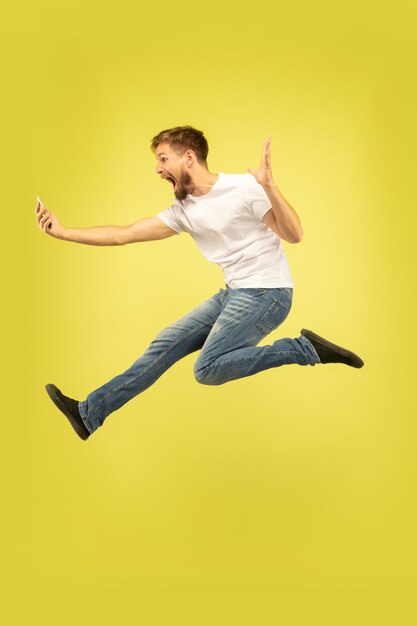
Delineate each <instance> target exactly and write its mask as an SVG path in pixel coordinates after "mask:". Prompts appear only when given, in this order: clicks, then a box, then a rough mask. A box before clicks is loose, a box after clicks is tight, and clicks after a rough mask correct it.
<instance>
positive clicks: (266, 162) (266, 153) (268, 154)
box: [262, 136, 272, 167]
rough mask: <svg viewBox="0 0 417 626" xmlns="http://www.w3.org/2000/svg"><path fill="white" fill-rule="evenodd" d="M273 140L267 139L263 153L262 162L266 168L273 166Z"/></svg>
mask: <svg viewBox="0 0 417 626" xmlns="http://www.w3.org/2000/svg"><path fill="white" fill-rule="evenodd" d="M271 139H272V137H271V136H270V137H267V138H266V139H265V141H264V148H263V153H262V162H263V164H264V165H265V167H269V166H270V164H271V158H270V157H271Z"/></svg>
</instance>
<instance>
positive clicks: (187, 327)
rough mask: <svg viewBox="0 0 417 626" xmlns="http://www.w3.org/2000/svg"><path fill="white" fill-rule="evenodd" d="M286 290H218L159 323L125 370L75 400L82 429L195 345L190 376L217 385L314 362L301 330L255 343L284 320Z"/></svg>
mask: <svg viewBox="0 0 417 626" xmlns="http://www.w3.org/2000/svg"><path fill="white" fill-rule="evenodd" d="M292 295H293V290H292V289H291V288H289V287H283V288H279V287H277V288H260V289H254V288H241V289H229V288H226V289H223V288H222V289H220V290H219V291H218V292H217V293H216V294H214V295H213V296H212V297H211V298H209V299H208V300H206V301H205V302H203V303H202V304H200V305H199V306H197V307H195V308H194V309H192V310H191V311H190V312H189V313H187V314H186V315H184V317H181V318H180V319H179V320H177V321H176V322H174V323H173V324H171V325H170V326H167V327H166V328H164V330H162V331H161V332H160V333H159V334H158V335H157V336H156V337H155V339H154V340H153V341H152V343H151V344H150V345H149V347H148V348H147V350H146V351H145V352H144V353H143V354H142V356H140V357H139V358H138V359H137V360H136V361H135V362H134V363H133V364H132V365H131V367H130V368H129V369H127V370H126V371H125V372H123V373H122V374H119V375H118V376H115V377H114V378H112V379H111V380H110V381H109V382H107V383H105V384H104V385H103V386H102V387H99V388H98V389H96V390H95V391H92V392H91V393H90V394H89V395H88V396H87V398H86V399H85V400H83V401H80V402H79V404H78V406H79V411H80V414H81V417H82V418H83V420H84V423H85V425H86V427H87V429H88V430H89V432H90V433H92V432H94V431H95V430H96V429H97V428H98V427H99V426H101V425H102V424H103V422H104V420H105V419H106V417H107V416H108V415H110V413H112V412H113V411H116V410H117V409H119V408H120V407H121V406H123V405H124V404H126V402H128V401H129V400H130V399H131V398H133V397H134V396H136V395H138V394H139V393H141V392H142V391H145V389H147V388H148V387H150V386H151V385H152V384H153V383H154V382H155V381H156V380H157V379H158V378H159V377H160V376H161V375H162V374H163V373H164V372H165V371H166V370H167V369H168V368H169V367H171V365H173V364H174V363H175V362H176V361H178V360H179V359H182V358H183V357H185V356H186V355H187V354H191V353H192V352H195V351H196V350H200V349H201V352H200V354H199V356H198V358H197V360H196V362H195V364H194V375H195V378H196V380H197V381H198V382H199V383H202V384H204V385H222V384H223V383H226V382H229V381H231V380H235V379H236V378H243V377H244V376H251V375H252V374H256V373H258V372H261V371H262V370H266V369H269V368H271V367H279V366H280V365H285V364H290V363H296V364H298V365H315V364H316V363H320V359H319V357H318V355H317V352H316V351H315V349H314V347H313V346H312V344H311V343H310V342H309V341H308V339H306V338H305V337H304V336H303V335H300V336H299V337H298V338H297V339H289V338H286V339H278V340H277V341H274V342H273V343H272V344H271V345H267V346H258V347H255V346H256V344H258V343H259V342H260V341H261V340H262V339H263V338H264V337H265V336H266V335H268V334H269V333H270V332H271V331H272V330H274V329H275V328H277V327H278V326H279V325H280V324H282V322H283V321H284V320H285V318H286V317H287V315H288V313H289V312H290V309H291V303H292Z"/></svg>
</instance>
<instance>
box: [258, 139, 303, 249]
mask: <svg viewBox="0 0 417 626" xmlns="http://www.w3.org/2000/svg"><path fill="white" fill-rule="evenodd" d="M248 172H249V173H250V174H252V175H253V176H254V177H255V178H256V180H257V182H258V183H259V184H260V185H262V187H263V188H264V190H265V193H266V195H267V196H268V198H269V199H270V201H271V208H272V211H268V213H267V214H266V216H265V218H264V222H265V223H266V224H267V225H268V226H269V227H270V228H271V230H273V231H275V232H276V233H277V235H279V237H281V238H282V239H285V241H288V242H289V243H298V242H299V241H301V239H302V237H303V229H302V227H301V222H300V219H299V217H298V215H297V213H296V212H295V210H294V209H293V208H292V206H291V205H290V204H289V203H288V202H287V201H286V199H285V198H284V196H283V195H282V193H281V192H280V190H279V189H278V187H277V185H276V184H275V182H274V180H273V178H272V169H271V137H268V139H266V140H265V141H264V148H263V154H262V159H261V163H260V165H259V167H258V169H256V170H255V169H252V168H248Z"/></svg>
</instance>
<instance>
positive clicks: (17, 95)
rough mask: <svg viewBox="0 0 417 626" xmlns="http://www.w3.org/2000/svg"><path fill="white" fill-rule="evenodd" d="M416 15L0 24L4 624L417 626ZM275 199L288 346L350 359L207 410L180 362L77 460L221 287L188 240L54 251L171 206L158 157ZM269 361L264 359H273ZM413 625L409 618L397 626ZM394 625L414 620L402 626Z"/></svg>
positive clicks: (39, 7)
mask: <svg viewBox="0 0 417 626" xmlns="http://www.w3.org/2000/svg"><path fill="white" fill-rule="evenodd" d="M415 17H416V15H415V10H414V9H413V8H412V3H411V2H403V1H402V0H400V1H399V2H397V3H395V4H392V3H382V4H381V2H376V1H372V2H368V3H365V5H363V3H360V2H349V3H345V4H344V5H337V4H336V3H333V2H329V1H323V0H320V1H319V2H315V3H312V2H308V1H307V0H302V1H301V2H299V3H296V4H290V3H285V4H284V3H281V2H278V3H277V2H272V1H271V2H266V3H265V2H264V3H258V4H256V3H255V4H254V3H248V4H245V3H236V2H234V1H232V2H229V3H227V4H226V5H224V4H223V3H222V2H219V1H218V0H215V1H214V2H210V3H207V4H204V5H201V4H196V3H194V4H190V5H186V4H184V3H174V2H165V1H164V0H162V1H161V2H158V3H154V4H149V6H148V7H147V8H141V6H140V5H139V4H138V3H137V2H133V1H132V0H131V1H125V0H122V1H120V2H117V3H106V4H104V5H103V4H102V3H101V2H98V1H94V2H78V1H77V2H72V3H58V4H57V3H56V2H46V1H45V0H39V1H38V2H37V3H29V2H23V3H20V4H19V5H17V4H13V5H12V6H11V7H9V8H8V9H7V10H6V14H5V15H4V16H3V18H4V19H3V24H2V26H1V27H0V28H1V30H2V37H1V44H0V45H1V46H2V55H1V58H2V64H3V66H4V67H3V72H2V75H3V79H2V82H3V85H2V87H3V90H2V91H3V96H2V101H1V107H2V120H3V122H4V131H3V137H5V140H4V142H3V148H2V161H3V162H2V173H3V174H4V180H3V185H2V195H3V210H2V216H3V225H2V229H3V237H2V252H3V263H2V264H3V269H4V270H5V277H4V280H3V286H4V287H3V288H4V300H3V307H2V309H3V314H4V322H3V331H4V339H3V346H5V348H4V350H3V366H4V374H3V381H4V383H5V385H4V391H3V393H2V398H1V399H2V404H3V410H2V444H3V448H4V449H3V453H2V457H1V463H2V471H1V474H2V476H3V479H4V486H3V490H2V493H3V505H4V508H3V511H4V512H3V514H2V520H1V525H2V539H3V541H4V546H3V548H2V561H3V566H4V568H3V570H4V571H3V576H4V580H3V581H2V584H1V588H2V590H3V596H4V597H3V601H2V604H1V607H2V610H3V611H4V613H5V615H6V616H7V621H6V622H5V623H8V624H11V623H16V624H33V623H42V624H57V623H62V624H67V623H68V624H73V623H78V624H92V623H93V624H101V625H104V624H113V623H116V622H118V623H121V624H137V623H143V624H146V625H154V624H158V625H159V624H164V625H166V626H168V625H169V626H170V625H171V624H177V623H178V624H182V625H188V624H190V625H191V624H192V625H193V626H194V625H195V626H200V625H205V624H208V625H210V626H211V625H212V624H225V625H226V624H227V625H230V624H239V625H240V624H262V625H264V624H276V623H282V624H285V626H287V625H293V624H297V625H298V624H300V625H310V624H316V623H317V624H320V625H322V624H329V625H330V624H332V625H334V624H349V625H350V624H352V623H357V624H364V625H365V624H366V625H369V624H378V625H379V624H385V623H387V624H394V623H398V624H402V625H403V624H408V623H410V624H411V623H414V619H415V617H416V612H417V611H416V595H415V590H416V556H417V555H416V540H415V527H416V496H415V493H416V462H415V459H416V433H417V429H416V416H415V403H414V396H415V393H414V387H415V350H416V345H415V320H414V316H415V312H414V311H415V309H414V302H415V271H414V270H415V241H414V240H415V236H414V228H415V226H416V218H415V210H416V191H415V190H416V186H415V170H416V159H415V154H416V126H415V110H416V85H415V64H416V46H415V28H416V24H415ZM179 124H191V125H194V126H196V127H197V128H200V129H202V130H203V131H204V132H205V134H206V136H207V139H208V141H209V146H210V152H209V168H210V170H211V171H212V172H219V171H222V172H230V173H234V172H236V173H238V172H246V170H247V168H248V167H256V166H257V165H258V163H259V159H260V156H261V152H262V142H263V141H264V139H265V138H266V137H267V136H269V135H272V146H271V149H272V167H273V173H274V177H275V180H276V182H277V184H278V186H279V188H280V189H281V191H282V193H283V194H284V196H285V197H286V198H287V200H288V201H289V202H290V203H291V204H292V205H293V206H294V207H295V208H296V210H297V212H298V214H299V215H300V218H301V221H302V225H303V228H304V239H303V241H302V243H300V244H297V245H291V244H286V246H285V247H286V251H287V255H288V258H289V262H290V266H291V270H292V273H293V277H294V281H295V291H294V303H293V309H292V311H291V313H290V316H289V317H288V319H287V320H286V322H285V323H284V325H283V326H282V327H281V328H280V329H279V330H276V331H275V332H274V333H272V335H270V338H271V339H272V340H274V339H277V338H279V337H280V336H290V337H296V336H298V334H299V331H300V329H301V328H302V327H303V326H304V327H307V328H311V329H313V330H315V332H317V333H319V334H322V335H325V336H326V337H328V338H329V339H330V340H332V341H335V342H336V343H339V344H341V345H346V346H347V347H349V348H351V349H352V350H354V351H355V352H357V353H358V354H359V355H360V356H361V357H362V358H363V359H364V361H365V367H364V368H363V369H361V370H355V369H352V368H348V367H345V366H341V365H328V366H318V367H314V368H312V367H297V366H291V367H289V366H288V367H283V368H281V369H279V370H278V369H276V370H269V371H266V372H263V373H261V374H258V375H256V376H253V377H249V378H246V379H242V380H239V381H234V382H232V383H228V384H227V385H224V386H220V387H205V386H203V385H198V383H197V382H196V381H195V380H194V378H193V372H192V366H193V362H194V360H195V358H196V355H190V356H189V357H187V358H185V359H184V360H183V361H181V362H179V363H177V364H176V365H175V366H174V367H173V368H172V369H171V370H170V371H169V372H167V373H166V374H165V375H164V376H163V377H162V378H161V379H160V380H159V381H158V382H157V383H156V384H155V385H154V386H153V387H151V388H150V389H149V390H147V391H146V392H145V393H144V394H143V395H141V396H139V397H137V398H135V399H133V400H132V401H131V402H129V403H128V404H127V405H125V407H123V408H122V409H120V411H118V412H117V413H114V414H113V415H111V416H110V417H109V418H108V420H107V421H106V422H105V424H104V426H103V427H102V428H101V429H100V430H99V431H97V433H95V434H94V436H93V437H91V438H90V439H89V440H88V441H87V442H82V441H81V440H80V439H78V438H77V437H76V435H75V434H74V433H73V431H72V430H71V428H70V426H69V425H68V424H67V423H66V420H65V418H64V416H62V415H61V414H60V413H59V412H58V410H57V409H56V408H55V407H54V406H53V405H52V403H51V401H50V400H49V398H48V396H47V395H46V392H45V390H44V385H45V384H46V383H54V384H56V385H57V386H58V387H59V388H60V389H62V391H63V392H64V393H66V394H67V395H70V396H72V397H74V398H77V399H84V398H85V396H86V395H87V394H88V393H89V392H90V391H92V390H93V389H95V388H96V387H98V386H100V385H101V384H103V383H104V382H105V381H107V380H108V379H109V378H111V377H112V376H114V375H116V374H118V373H120V372H122V371H124V370H125V369H126V368H127V367H128V366H130V365H131V363H132V362H133V361H134V360H135V359H136V358H137V357H138V356H139V355H140V354H141V353H142V352H143V351H144V350H145V348H146V347H147V346H148V344H149V342H150V341H151V340H152V339H153V337H154V336H155V334H156V333H157V332H158V331H159V330H161V328H162V327H163V326H166V325H167V324H169V323H170V322H171V321H173V320H175V319H176V318H177V317H179V316H181V315H183V314H184V313H186V312H187V311H188V310H189V309H190V308H191V307H193V306H195V305H197V304H198V303H199V302H201V301H202V300H203V299H205V298H208V297H209V296H211V295H212V294H213V293H214V292H215V291H217V290H218V289H219V288H220V287H222V286H223V278H222V274H221V271H220V269H219V268H218V267H216V266H215V265H212V264H209V263H208V262H207V261H206V260H205V259H204V258H203V257H202V255H201V254H200V252H199V250H198V249H197V247H196V246H195V244H194V242H193V241H192V239H191V238H189V237H188V236H187V235H186V234H182V235H180V237H172V238H170V239H168V240H165V241H159V242H153V243H146V244H136V245H130V246H125V247H113V248H111V247H108V248H106V247H95V246H83V245H76V244H74V243H67V242H62V241H58V240H56V239H53V238H51V237H48V236H47V235H45V234H44V233H42V232H40V231H39V230H38V229H37V227H36V223H35V218H34V208H35V199H36V194H39V195H40V196H41V198H42V200H43V201H44V203H45V205H46V206H47V207H48V208H49V209H50V210H51V211H52V212H54V213H56V215H57V216H58V217H59V219H60V220H61V221H62V222H63V224H65V225H66V226H73V227H75V226H97V225H102V224H123V223H129V222H132V221H134V220H137V219H139V218H141V217H146V216H151V215H154V214H155V213H156V212H158V211H160V210H161V209H163V208H165V207H167V206H169V204H170V203H171V201H172V197H173V196H172V190H171V188H170V187H169V186H168V185H167V184H166V183H162V182H161V181H160V180H159V178H158V177H157V175H156V174H155V171H154V168H155V160H154V156H153V155H152V153H151V152H150V150H149V144H150V139H151V138H152V136H153V135H155V134H156V133H157V132H159V131H160V130H162V129H165V128H169V127H171V126H174V125H179ZM262 343H268V340H265V341H264V342H262ZM413 616H414V618H413ZM408 620H410V621H408Z"/></svg>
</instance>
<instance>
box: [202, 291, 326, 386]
mask: <svg viewBox="0 0 417 626" xmlns="http://www.w3.org/2000/svg"><path fill="white" fill-rule="evenodd" d="M291 304H292V289H289V288H275V289H232V290H230V291H229V293H228V295H227V298H226V299H225V302H224V307H223V310H222V313H221V314H220V316H219V318H218V319H217V321H216V323H215V324H214V326H213V328H212V329H211V331H210V333H209V335H208V337H207V339H206V341H205V343H204V346H203V348H202V350H201V353H200V355H199V357H198V359H197V361H196V363H195V365H194V374H195V377H196V380H197V381H198V382H200V383H203V384H206V385H221V384H223V383H226V382H229V381H231V380H235V379H237V378H243V377H245V376H251V375H253V374H256V373H258V372H261V371H263V370H266V369H269V368H271V367H280V366H281V365H287V364H298V365H315V364H316V363H320V359H319V357H318V355H317V353H316V351H315V349H314V347H313V346H312V345H311V343H310V342H309V341H308V340H307V339H306V338H305V337H303V336H300V337H298V338H297V339H291V338H284V339H278V340H277V341H274V342H273V343H272V344H271V345H268V346H257V345H256V344H258V343H259V342H260V341H261V339H263V337H265V336H266V335H267V334H269V333H270V332H271V331H272V330H274V329H275V328H277V327H278V326H279V325H280V324H282V322H283V321H284V320H285V318H286V317H287V315H288V313H289V311H290V309H291Z"/></svg>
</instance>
